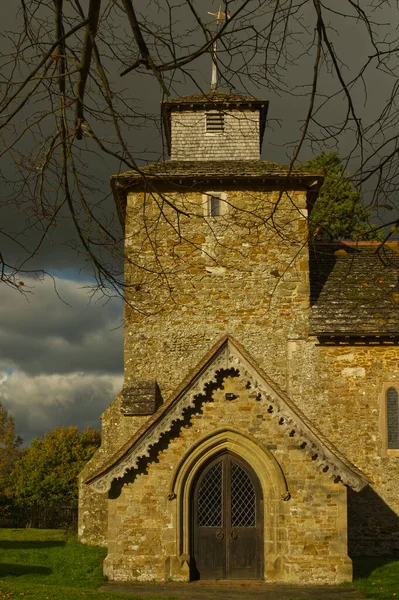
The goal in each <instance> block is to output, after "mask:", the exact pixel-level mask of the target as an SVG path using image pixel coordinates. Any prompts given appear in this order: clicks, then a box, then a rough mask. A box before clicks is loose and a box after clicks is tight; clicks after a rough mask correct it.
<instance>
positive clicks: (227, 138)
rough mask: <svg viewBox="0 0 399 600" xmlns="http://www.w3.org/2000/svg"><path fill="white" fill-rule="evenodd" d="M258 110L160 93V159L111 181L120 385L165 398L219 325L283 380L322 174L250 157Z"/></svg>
mask: <svg viewBox="0 0 399 600" xmlns="http://www.w3.org/2000/svg"><path fill="white" fill-rule="evenodd" d="M266 112H267V102H266V101H264V100H258V99H255V98H251V97H246V96H239V95H235V96H231V95H227V94H224V93H220V92H214V93H212V94H210V95H209V96H188V97H183V98H178V99H176V100H169V101H166V102H164V103H163V105H162V115H163V122H164V131H165V138H166V140H167V145H168V149H169V152H170V157H171V158H170V160H169V161H166V162H162V163H155V164H152V165H150V166H148V167H144V168H143V169H141V170H140V171H141V172H129V173H124V174H123V175H118V176H116V177H114V178H113V180H112V182H113V189H114V192H115V195H116V197H117V198H118V202H119V214H120V216H121V219H122V222H123V225H124V227H125V240H126V241H125V245H126V246H125V247H126V282H127V291H126V300H127V302H126V313H125V317H126V321H125V323H126V324H125V385H126V389H127V388H128V387H129V385H130V384H129V382H134V381H135V380H156V381H157V382H158V384H159V386H160V388H161V390H162V395H163V396H164V397H167V396H168V395H169V394H170V393H171V392H172V391H173V389H174V388H175V387H176V386H177V385H178V383H179V382H180V380H181V377H182V374H183V373H185V372H188V371H189V370H190V367H191V366H192V365H193V364H195V363H196V362H197V361H198V360H199V359H200V358H201V357H202V356H203V354H204V353H205V352H206V351H207V349H208V348H209V347H210V346H211V345H212V343H213V342H214V341H215V340H217V339H218V338H219V337H220V336H221V335H223V334H227V333H228V334H231V335H233V336H237V338H238V339H240V340H241V341H242V343H244V345H245V346H246V347H247V348H248V349H249V350H250V351H251V352H253V353H254V355H256V356H262V364H263V365H264V367H265V368H267V369H268V370H270V372H271V373H273V376H274V377H275V378H276V380H277V381H279V382H281V383H283V382H284V381H285V374H286V346H287V339H288V338H289V337H292V336H294V337H296V336H300V335H302V334H303V332H304V331H305V330H306V327H307V321H306V316H307V312H306V311H307V309H308V306H309V277H308V272H309V268H308V250H307V247H306V241H307V211H308V205H309V202H310V200H311V197H312V196H314V194H315V191H317V188H318V186H319V184H320V178H318V177H315V176H314V175H312V174H307V173H301V172H298V171H293V172H291V173H289V169H288V167H284V166H282V165H278V164H275V163H271V162H268V161H261V160H260V150H261V146H262V139H263V134H264V130H265V122H266ZM260 331H262V332H263V333H262V336H260V335H259V332H260ZM266 344H267V348H268V351H267V352H265V348H266Z"/></svg>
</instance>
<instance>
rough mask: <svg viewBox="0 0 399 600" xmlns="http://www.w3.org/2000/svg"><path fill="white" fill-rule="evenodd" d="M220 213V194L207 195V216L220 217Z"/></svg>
mask: <svg viewBox="0 0 399 600" xmlns="http://www.w3.org/2000/svg"><path fill="white" fill-rule="evenodd" d="M221 214H222V207H221V202H220V196H210V197H209V216H210V217H220V215H221Z"/></svg>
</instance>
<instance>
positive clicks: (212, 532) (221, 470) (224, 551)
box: [191, 452, 264, 580]
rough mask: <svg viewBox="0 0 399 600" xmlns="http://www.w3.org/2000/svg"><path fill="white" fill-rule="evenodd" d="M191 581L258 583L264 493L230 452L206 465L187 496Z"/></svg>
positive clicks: (236, 457)
mask: <svg viewBox="0 0 399 600" xmlns="http://www.w3.org/2000/svg"><path fill="white" fill-rule="evenodd" d="M191 540H192V557H193V578H194V579H244V580H245V579H261V578H262V574H263V552H264V550H263V497H262V489H261V486H260V483H259V480H258V477H257V476H256V474H255V472H254V471H253V469H252V468H251V467H250V466H249V464H248V463H247V462H246V461H244V460H242V459H241V458H239V457H238V456H237V455H235V454H233V453H232V452H224V453H223V454H220V455H218V457H217V458H214V459H213V460H211V461H210V462H208V463H207V464H206V465H205V466H204V467H203V468H202V470H201V472H200V473H199V474H198V476H197V478H196V481H195V483H194V486H193V491H192V496H191Z"/></svg>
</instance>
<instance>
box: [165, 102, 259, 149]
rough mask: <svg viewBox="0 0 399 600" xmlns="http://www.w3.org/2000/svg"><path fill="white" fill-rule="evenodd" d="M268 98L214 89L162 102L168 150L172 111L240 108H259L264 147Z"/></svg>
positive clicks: (169, 146)
mask: <svg viewBox="0 0 399 600" xmlns="http://www.w3.org/2000/svg"><path fill="white" fill-rule="evenodd" d="M268 106H269V102H268V100H264V99H262V98H255V97H254V96H245V95H242V94H228V93H226V92H219V91H212V92H209V93H204V94H193V95H191V96H181V97H179V98H172V99H169V100H165V101H164V102H162V106H161V111H162V120H163V126H164V132H165V137H166V142H167V146H168V152H169V154H170V151H171V120H170V115H171V113H172V112H180V111H185V110H190V111H192V110H193V111H207V110H222V111H227V110H229V109H230V110H231V109H239V110H258V111H259V137H260V146H261V147H262V140H263V134H264V131H265V127H266V117H267V109H268Z"/></svg>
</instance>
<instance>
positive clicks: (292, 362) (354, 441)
mask: <svg viewBox="0 0 399 600" xmlns="http://www.w3.org/2000/svg"><path fill="white" fill-rule="evenodd" d="M222 96H223V95H221V96H220V97H218V98H216V101H217V102H219V104H218V106H217V108H218V109H220V108H221V106H222V105H221V104H220V103H221V102H222V100H223V101H224V99H225V98H224V96H223V97H222ZM190 102H193V107H192V110H191V108H190V106H189V103H190ZM199 102H200V101H198V98H196V97H194V100H192V98H189V97H188V98H183V99H181V102H178V101H176V102H175V101H171V102H170V107H172V108H170V107H169V109H168V110H169V112H167V113H166V116H167V117H168V118H169V117H170V118H169V121H168V127H169V129H170V132H171V140H170V143H171V148H172V157H173V159H174V160H172V161H170V162H169V163H163V164H161V165H160V166H156V165H155V166H153V167H148V168H147V171H145V170H144V169H143V173H144V176H143V180H141V179H140V178H139V176H138V175H137V173H135V172H131V173H128V174H125V175H123V176H118V177H117V178H115V181H114V191H115V194H116V197H117V202H118V210H119V213H120V215H121V214H122V213H123V215H122V216H123V219H121V222H123V223H124V224H125V250H126V251H125V254H126V265H125V272H126V283H127V286H126V296H125V299H126V303H125V383H124V388H123V390H122V393H121V395H119V396H118V397H117V398H116V399H115V400H114V402H113V403H112V404H111V405H110V407H109V408H108V409H107V410H106V411H105V413H104V414H103V416H102V428H103V441H102V446H101V448H100V450H99V451H98V452H97V453H96V455H95V456H94V457H93V459H92V460H91V461H90V462H89V463H88V465H87V466H86V467H85V469H84V471H83V472H82V473H81V478H80V490H81V497H80V517H79V518H80V521H79V528H80V537H81V540H82V541H84V542H85V543H90V544H99V545H107V546H108V556H107V558H106V560H105V566H104V571H105V573H106V575H107V576H108V577H109V579H111V580H115V581H150V580H153V579H156V580H168V579H170V578H172V579H174V580H178V581H187V580H189V578H190V577H192V576H193V572H194V571H193V564H194V563H195V556H194V551H193V542H192V540H193V522H192V519H193V518H192V516H191V514H192V506H193V502H194V496H193V494H194V492H193V490H194V489H195V485H196V481H198V478H199V477H200V474H201V473H202V472H203V469H205V468H206V465H208V464H209V463H210V461H211V460H212V459H214V458H215V457H218V456H222V455H223V453H231V455H232V456H237V457H238V458H240V459H241V460H242V461H244V462H245V463H246V464H247V465H249V466H250V467H251V468H252V469H253V471H254V473H255V475H256V477H257V478H258V480H259V483H260V487H261V490H262V501H263V506H264V511H263V514H262V517H263V521H262V528H263V529H262V535H263V540H264V543H263V553H262V556H261V557H260V558H261V560H260V564H262V578H264V579H265V580H267V581H275V582H285V583H288V582H292V583H294V582H295V583H320V582H322V583H340V582H343V581H346V580H349V579H350V578H351V573H352V570H351V560H350V558H349V556H355V555H359V554H371V555H376V554H379V555H387V554H393V553H397V552H398V551H399V501H398V498H399V478H398V470H397V466H398V460H399V449H392V448H388V445H387V415H386V392H387V390H388V389H389V388H390V387H392V386H394V387H395V388H396V387H397V389H399V370H398V366H399V352H398V346H397V345H396V340H397V337H396V338H395V335H396V334H397V333H398V334H399V331H397V332H396V329H395V314H396V313H394V311H393V312H392V310H391V309H390V305H389V306H388V307H387V306H385V308H384V315H383V318H382V317H381V316H378V314H379V313H378V311H377V309H376V310H375V311H374V312H373V314H372V315H371V317H370V319H369V321H368V325H367V326H368V327H369V329H370V327H372V325H373V323H377V326H378V327H379V329H378V332H377V333H378V335H379V336H380V337H376V336H374V338H372V337H370V331H371V329H370V331H368V330H367V332H366V333H367V335H363V337H360V336H359V338H354V337H353V335H352V334H353V333H354V332H353V331H352V329H351V322H350V321H351V318H350V315H351V313H350V311H349V312H348V311H346V312H345V311H344V310H340V311H339V318H338V317H337V315H334V314H333V312H332V315H331V318H330V324H331V323H336V324H337V323H338V324H341V325H342V323H343V324H344V326H345V328H346V329H345V331H346V332H347V333H348V332H349V333H350V334H351V335H352V338H351V339H349V338H348V337H347V338H345V337H342V336H341V337H340V336H339V335H337V336H336V337H333V336H330V338H331V339H327V338H326V337H323V323H325V321H326V320H325V318H324V316H325V314H324V313H323V310H324V309H323V307H322V306H321V305H320V306H321V308H320V307H319V311H318V312H317V311H316V317H317V319H316V320H315V321H314V323H316V321H317V328H316V329H314V330H312V322H311V320H310V311H311V307H310V300H311V295H310V285H309V284H310V271H311V265H310V263H309V252H308V247H307V216H308V210H309V208H310V207H311V199H312V194H313V196H314V193H315V192H314V190H315V189H316V191H317V185H319V184H320V178H319V179H318V178H317V177H316V176H314V175H311V176H310V175H309V174H303V175H301V173H297V172H296V173H295V174H293V173H291V171H290V170H289V169H288V168H285V167H280V166H278V165H273V164H272V163H262V162H261V161H256V160H255V162H247V163H245V160H246V159H248V160H249V158H251V159H253V158H254V157H255V154H252V153H254V152H255V144H254V143H253V141H254V140H255V141H256V142H257V148H258V150H257V151H258V152H259V147H260V144H259V141H260V140H259V133H258V132H259V131H260V130H261V129H262V127H263V126H264V124H263V125H262V118H258V116H256V118H255V119H254V120H253V123H255V126H254V129H251V128H250V127H249V125H248V123H250V122H251V120H252V117H253V116H254V115H256V110H257V109H256V107H257V106H258V108H259V107H260V106H261V105H262V106H263V104H262V103H261V102H260V101H259V102H258V104H256V102H255V104H254V105H253V106H252V107H251V106H250V100H248V98H244V99H242V98H240V97H234V99H233V100H232V104H231V105H230V104H229V105H227V104H226V106H225V108H224V109H223V110H225V112H226V121H225V124H226V127H227V125H228V123H229V119H230V116H231V117H232V119H233V117H234V127H235V128H236V129H234V127H233V125H232V129H231V132H230V133H231V136H230V137H229V138H226V139H228V144H230V146H229V145H226V146H223V144H221V145H218V144H213V143H211V144H210V145H208V142H209V140H210V139H211V138H212V135H213V134H212V135H210V136H208V137H206V136H205V130H204V127H205V121H204V116H205V115H204V111H205V110H208V108H209V106H208V105H209V102H210V100H209V98H206V107H207V108H204V110H203V111H202V113H201V110H200V108H199V107H198V103H199ZM226 102H227V100H226ZM194 105H195V106H194ZM204 106H205V104H204ZM211 108H212V106H211ZM213 108H214V107H213ZM222 108H223V106H222ZM238 109H240V110H238ZM259 110H261V108H259ZM262 110H263V109H262ZM235 111H238V113H239V114H237V115H236V114H235ZM260 114H262V113H260ZM185 127H187V128H188V131H190V132H191V133H189V134H187V135H185V134H184V135H182V132H183V129H184V128H185ZM229 127H230V125H229ZM233 130H234V135H233ZM191 134H192V135H191ZM236 134H237V135H236ZM217 135H219V134H217ZM217 135H216V134H215V135H213V139H214V140H215V139H216V138H217ZM246 136H247V137H246ZM251 136H253V138H252V137H251ZM197 138H198V139H197ZM219 139H220V138H219ZM240 140H241V142H240ZM240 143H241V150H242V153H241V154H240V156H239V158H241V159H244V163H245V164H244V163H243V164H244V166H243V167H242V168H241V166H240V164H239V163H238V162H237V161H236V162H234V163H233V162H231V163H229V162H228V161H227V162H226V160H225V159H226V156H225V154H226V153H227V154H229V158H230V160H233V159H234V158H238V155H237V156H236V154H234V153H235V152H236V148H240ZM212 144H213V145H212ZM245 152H247V154H245ZM173 153H174V154H173ZM177 159H178V160H177ZM190 160H191V161H193V160H196V161H198V162H197V163H195V162H193V163H189V162H188V161H190ZM204 160H209V161H214V162H209V164H208V167H207V169H208V171H209V176H208V175H207V173H206V169H205V167H204V164H205V163H204V162H201V161H204ZM223 160H225V162H223ZM179 161H180V162H181V164H180V162H179ZM200 163H201V165H202V166H198V165H200ZM181 165H183V166H181ZM204 169H205V170H204ZM159 173H163V174H162V175H159ZM251 173H252V174H253V177H252V178H251ZM168 174H169V175H168ZM212 194H218V197H219V198H220V201H221V203H222V206H221V210H220V216H212V217H211V216H209V201H208V199H209V197H210V196H211V195H212ZM341 252H342V250H341ZM340 256H341V255H340ZM340 260H341V258H340ZM339 267H340V268H341V269H342V263H340V264H339ZM366 272H367V269H365V268H363V274H362V280H361V282H360V285H361V286H363V285H364V286H365V288H366V286H367V285H369V284H368V282H366V281H364V279H365V277H366V274H367V273H366ZM322 275H323V273H322ZM387 282H388V283H387ZM321 285H322V284H321ZM340 285H342V289H344V287H345V281H341V282H340ZM377 285H380V287H381V285H382V284H381V283H378V282H377ZM386 286H387V289H388V287H389V293H390V298H391V297H392V298H393V299H394V298H395V293H396V292H395V290H392V289H391V288H392V285H391V280H390V279H389V278H387V279H386ZM381 289H382V288H381ZM384 290H385V288H384V289H382V291H383V292H384ZM356 293H358V292H356ZM340 298H341V296H339V295H338V294H335V295H334V302H335V303H336V304H335V305H334V304H333V305H332V306H337V302H339V301H340ZM352 300H353V298H352ZM392 301H393V300H392ZM325 302H326V303H328V297H327V298H326V299H325ZM390 302H391V301H390ZM364 310H366V309H364ZM332 311H333V309H332ZM336 312H338V311H336ZM376 314H377V317H376ZM384 319H385V320H387V319H389V336H390V337H389V339H388V338H387V339H383V338H382V337H381V335H382V334H383V333H384V327H383V324H384ZM387 322H388V321H387ZM398 330H399V326H398ZM395 332H396V333H395ZM316 333H317V335H316ZM330 333H331V331H330ZM355 333H356V332H355ZM367 336H368V337H367ZM158 386H159V389H158ZM161 400H163V401H161ZM348 548H349V556H348Z"/></svg>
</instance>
